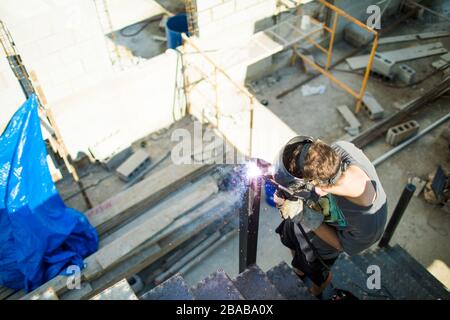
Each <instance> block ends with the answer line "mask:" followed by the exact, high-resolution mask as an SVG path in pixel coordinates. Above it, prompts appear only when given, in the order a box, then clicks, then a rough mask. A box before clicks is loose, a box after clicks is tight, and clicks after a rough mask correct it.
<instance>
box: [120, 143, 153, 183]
mask: <svg viewBox="0 0 450 320" xmlns="http://www.w3.org/2000/svg"><path fill="white" fill-rule="evenodd" d="M149 164H150V156H149V155H148V153H147V152H146V151H145V150H143V149H139V150H137V151H136V152H134V153H133V154H132V155H131V156H130V157H129V158H128V159H127V160H126V161H125V162H124V163H122V164H121V165H120V166H119V167H118V168H117V169H116V172H117V174H118V175H119V178H120V179H122V180H124V181H129V180H131V179H132V178H134V177H135V176H136V175H138V174H139V173H140V172H142V170H144V169H145V168H146V166H147V165H149Z"/></svg>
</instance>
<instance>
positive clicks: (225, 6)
mask: <svg viewBox="0 0 450 320" xmlns="http://www.w3.org/2000/svg"><path fill="white" fill-rule="evenodd" d="M211 10H212V18H213V20H219V19H222V18H224V17H226V16H229V15H230V14H232V13H233V12H234V1H233V0H228V1H225V2H224V3H222V4H221V5H218V6H216V7H214V8H212V9H211Z"/></svg>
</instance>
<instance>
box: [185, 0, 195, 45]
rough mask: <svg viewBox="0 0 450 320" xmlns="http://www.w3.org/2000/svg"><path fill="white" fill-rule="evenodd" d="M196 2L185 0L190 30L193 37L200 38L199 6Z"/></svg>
mask: <svg viewBox="0 0 450 320" xmlns="http://www.w3.org/2000/svg"><path fill="white" fill-rule="evenodd" d="M195 1H196V0H185V6H186V14H187V20H188V30H189V34H190V35H191V36H198V22H197V6H196V3H195Z"/></svg>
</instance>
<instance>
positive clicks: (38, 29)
mask: <svg viewBox="0 0 450 320" xmlns="http://www.w3.org/2000/svg"><path fill="white" fill-rule="evenodd" d="M0 19H2V21H3V22H5V23H6V24H7V27H8V28H9V30H10V32H11V34H12V37H13V38H14V41H15V43H16V46H17V48H18V50H19V53H20V55H21V56H22V59H23V61H24V63H25V64H26V66H27V68H28V70H29V71H31V70H34V71H35V72H36V74H37V76H38V78H39V81H40V83H41V85H42V88H43V90H44V92H45V94H46V96H47V99H48V100H49V102H50V103H51V102H53V101H56V100H58V99H61V98H63V97H65V96H68V95H70V94H73V93H75V92H77V91H78V90H80V89H82V88H84V87H87V86H89V85H92V84H94V83H97V82H99V81H100V80H101V79H102V78H104V77H105V76H106V75H108V74H110V73H111V71H112V66H111V62H110V59H109V53H108V51H107V49H106V45H105V39H104V36H103V34H102V31H101V28H100V24H99V22H98V19H97V13H96V9H95V5H94V1H92V0H64V1H62V0H61V1H44V0H2V1H1V2H0ZM0 83H1V84H2V85H1V86H0V99H1V101H2V111H1V115H2V116H1V117H0V127H1V126H2V124H3V125H4V124H5V121H8V119H9V117H10V116H11V115H12V112H14V111H15V110H16V109H17V107H18V105H19V104H20V103H22V102H23V101H24V96H23V94H22V92H21V91H20V87H19V86H18V85H17V80H16V79H15V77H14V75H13V74H12V72H11V70H10V68H9V66H8V64H7V62H6V59H5V55H4V53H3V50H1V53H0Z"/></svg>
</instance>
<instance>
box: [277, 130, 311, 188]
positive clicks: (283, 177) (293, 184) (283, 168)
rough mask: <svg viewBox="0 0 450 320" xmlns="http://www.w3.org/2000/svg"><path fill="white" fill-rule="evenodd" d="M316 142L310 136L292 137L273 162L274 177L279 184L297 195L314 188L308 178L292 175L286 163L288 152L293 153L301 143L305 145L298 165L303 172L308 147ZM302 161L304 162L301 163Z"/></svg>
mask: <svg viewBox="0 0 450 320" xmlns="http://www.w3.org/2000/svg"><path fill="white" fill-rule="evenodd" d="M313 142H314V139H313V138H312V137H309V136H297V137H294V138H292V139H291V140H289V141H288V143H286V145H284V146H283V148H281V150H280V151H279V152H278V155H277V156H276V158H275V160H274V162H273V179H274V180H275V182H276V183H277V184H280V185H281V186H283V187H285V188H287V189H289V190H290V191H291V192H292V193H293V194H295V195H298V196H299V195H301V194H303V192H302V191H305V190H312V186H311V185H310V184H309V183H308V181H307V180H305V179H303V178H302V177H297V176H294V175H292V174H291V173H290V172H289V171H288V169H287V166H288V163H285V160H286V159H287V158H288V157H286V154H287V153H292V152H293V151H294V150H295V149H296V148H297V147H298V146H299V145H303V148H302V150H301V152H300V155H299V157H298V159H299V160H298V161H299V163H298V165H299V166H298V167H299V168H301V169H300V170H301V172H302V173H303V164H304V161H305V157H306V154H307V153H308V149H309V147H310V146H311V144H312V143H313ZM300 162H302V163H300Z"/></svg>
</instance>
